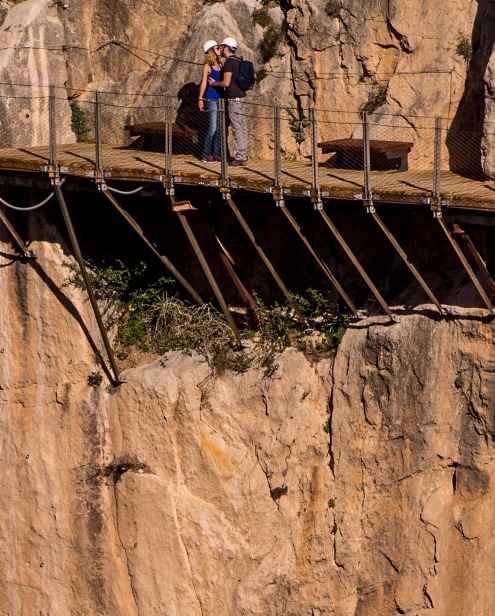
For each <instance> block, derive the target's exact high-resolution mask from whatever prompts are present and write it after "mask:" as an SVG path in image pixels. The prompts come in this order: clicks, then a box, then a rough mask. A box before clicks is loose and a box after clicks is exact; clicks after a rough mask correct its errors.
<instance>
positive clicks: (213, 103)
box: [203, 99, 220, 158]
mask: <svg viewBox="0 0 495 616" xmlns="http://www.w3.org/2000/svg"><path fill="white" fill-rule="evenodd" d="M205 109H206V112H207V114H208V128H207V131H206V135H205V143H204V147H203V158H208V156H220V123H219V122H218V101H217V100H211V99H207V100H206V104H205Z"/></svg>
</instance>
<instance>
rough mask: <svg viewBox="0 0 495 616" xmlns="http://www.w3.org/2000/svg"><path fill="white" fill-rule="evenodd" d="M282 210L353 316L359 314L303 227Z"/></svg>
mask: <svg viewBox="0 0 495 616" xmlns="http://www.w3.org/2000/svg"><path fill="white" fill-rule="evenodd" d="M280 209H281V210H282V212H283V213H284V214H285V217H286V218H287V220H288V221H289V222H290V224H291V225H292V227H293V228H294V230H295V231H296V233H297V235H298V236H299V237H300V238H301V240H302V241H303V243H304V245H305V246H306V248H307V249H308V250H309V252H310V253H311V255H312V256H313V258H314V259H315V261H316V262H317V263H318V265H319V266H320V267H321V269H322V270H323V272H324V273H325V275H326V276H327V278H328V279H329V280H330V282H331V283H332V284H333V286H334V287H335V289H336V290H337V292H338V293H339V295H340V296H341V297H342V299H343V300H344V301H345V303H346V304H347V305H348V306H349V308H350V310H351V312H352V313H353V314H357V308H356V306H354V304H353V302H352V300H351V298H350V297H349V296H348V295H347V293H346V292H345V291H344V289H343V287H342V286H341V284H340V282H339V281H338V280H337V278H335V276H334V275H333V274H332V272H331V270H330V268H329V267H328V265H327V264H326V263H325V262H324V261H323V259H321V258H320V257H319V256H318V255H317V254H316V252H315V251H314V249H313V247H312V246H311V244H310V243H309V240H308V239H307V237H306V236H305V235H304V234H303V232H302V230H301V227H300V226H299V224H298V223H297V221H296V219H295V218H294V216H292V214H291V213H290V212H289V210H288V209H287V207H285V206H284V207H281V208H280Z"/></svg>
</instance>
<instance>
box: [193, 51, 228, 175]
mask: <svg viewBox="0 0 495 616" xmlns="http://www.w3.org/2000/svg"><path fill="white" fill-rule="evenodd" d="M203 50H204V52H205V63H204V66H203V78H202V79H201V85H200V86H199V101H198V107H199V109H200V110H201V111H206V112H207V113H208V128H207V130H206V135H205V141H204V145H203V155H202V157H201V158H202V161H203V162H204V163H214V162H219V161H220V160H221V159H220V125H219V123H218V101H219V100H220V98H221V97H222V95H221V90H220V88H214V87H213V86H210V85H208V77H211V78H213V79H214V81H220V71H221V70H222V65H221V64H220V61H219V55H220V52H221V46H220V45H218V44H217V42H216V41H213V40H210V41H206V43H205V44H204V45H203Z"/></svg>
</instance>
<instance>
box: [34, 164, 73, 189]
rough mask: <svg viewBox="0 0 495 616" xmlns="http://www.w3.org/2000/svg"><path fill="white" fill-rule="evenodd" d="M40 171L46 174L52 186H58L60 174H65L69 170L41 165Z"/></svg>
mask: <svg viewBox="0 0 495 616" xmlns="http://www.w3.org/2000/svg"><path fill="white" fill-rule="evenodd" d="M40 169H41V171H44V172H45V173H48V177H49V178H50V184H51V185H52V186H60V184H61V182H60V174H61V173H67V172H68V170H69V169H68V168H67V167H59V166H58V165H41V167H40Z"/></svg>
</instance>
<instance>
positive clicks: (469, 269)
mask: <svg viewBox="0 0 495 616" xmlns="http://www.w3.org/2000/svg"><path fill="white" fill-rule="evenodd" d="M436 219H437V220H438V224H439V225H440V226H441V227H442V229H443V231H444V233H445V235H446V237H447V239H448V240H449V242H450V245H451V246H452V248H453V249H454V250H455V252H456V254H457V256H458V257H459V260H460V261H461V263H462V265H463V266H464V269H465V270H466V272H467V274H468V276H469V278H471V282H472V283H473V284H474V286H475V287H476V290H477V291H478V293H479V294H480V296H481V299H482V300H483V302H484V303H485V306H486V307H487V308H488V310H489V311H490V312H491V313H492V314H494V309H493V304H492V302H491V301H490V298H489V297H488V295H487V294H486V293H485V290H484V289H483V287H482V286H481V283H480V281H479V280H478V277H477V276H476V274H475V273H474V270H473V268H472V267H471V266H470V265H469V262H468V260H467V259H466V257H465V255H464V253H463V252H462V250H461V247H460V246H459V244H458V243H457V242H456V241H455V240H454V238H453V237H452V233H451V232H450V229H449V228H448V227H447V224H446V222H445V221H444V219H443V218H442V217H441V216H437V217H436Z"/></svg>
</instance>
